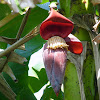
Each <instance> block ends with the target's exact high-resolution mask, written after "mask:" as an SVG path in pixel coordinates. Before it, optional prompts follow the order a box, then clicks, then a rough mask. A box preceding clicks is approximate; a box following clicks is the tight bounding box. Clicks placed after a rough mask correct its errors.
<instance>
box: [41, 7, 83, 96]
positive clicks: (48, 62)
mask: <svg viewBox="0 0 100 100" xmlns="http://www.w3.org/2000/svg"><path fill="white" fill-rule="evenodd" d="M72 30H73V23H72V22H71V21H70V20H69V19H67V18H66V17H64V16H63V15H61V14H60V13H58V12H57V11H55V10H54V9H53V8H51V12H50V15H49V16H48V18H47V19H46V20H44V21H43V22H42V24H41V26H40V35H41V37H42V38H43V39H45V40H48V41H47V43H46V44H45V45H44V49H43V61H44V65H45V69H46V73H47V76H48V79H49V81H50V83H51V86H52V87H53V89H54V91H55V93H56V95H57V96H58V94H59V91H60V88H61V85H62V83H63V79H64V73H65V69H66V63H67V51H68V50H70V51H71V52H72V53H75V54H81V53H82V51H83V46H82V43H81V42H80V40H79V39H77V38H76V37H75V36H74V35H72V34H70V33H71V32H72Z"/></svg>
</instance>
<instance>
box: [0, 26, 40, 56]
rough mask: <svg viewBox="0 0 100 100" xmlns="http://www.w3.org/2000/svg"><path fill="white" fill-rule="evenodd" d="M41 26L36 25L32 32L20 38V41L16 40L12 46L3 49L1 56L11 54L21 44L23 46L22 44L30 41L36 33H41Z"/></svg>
mask: <svg viewBox="0 0 100 100" xmlns="http://www.w3.org/2000/svg"><path fill="white" fill-rule="evenodd" d="M39 28H40V25H38V26H37V27H35V28H34V29H33V30H32V31H31V32H29V33H28V34H27V35H26V36H24V37H23V38H22V39H20V40H19V41H17V42H15V43H14V44H13V45H11V46H10V47H8V48H7V49H5V50H4V51H2V52H1V53H0V57H2V56H6V55H7V54H9V53H10V52H11V51H13V50H14V49H17V48H18V47H19V46H21V45H22V44H24V43H26V42H27V41H29V40H30V39H32V38H33V37H35V36H36V35H38V34H39Z"/></svg>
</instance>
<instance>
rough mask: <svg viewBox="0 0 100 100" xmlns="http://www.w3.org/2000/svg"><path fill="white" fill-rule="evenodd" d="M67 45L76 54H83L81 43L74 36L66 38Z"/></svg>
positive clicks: (70, 35)
mask: <svg viewBox="0 0 100 100" xmlns="http://www.w3.org/2000/svg"><path fill="white" fill-rule="evenodd" d="M65 41H66V43H67V44H68V45H69V47H68V49H69V50H70V51H71V52H72V53H75V54H81V53H82V51H83V46H82V43H81V41H80V40H79V39H78V38H77V37H75V36H74V35H72V34H69V35H68V37H66V38H65Z"/></svg>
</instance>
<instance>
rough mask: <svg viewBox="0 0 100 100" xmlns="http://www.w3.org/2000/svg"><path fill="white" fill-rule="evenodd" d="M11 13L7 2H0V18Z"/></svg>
mask: <svg viewBox="0 0 100 100" xmlns="http://www.w3.org/2000/svg"><path fill="white" fill-rule="evenodd" d="M10 13H11V10H10V8H9V6H8V5H7V4H1V3H0V20H2V19H3V18H4V17H6V16H7V15H9V14H10Z"/></svg>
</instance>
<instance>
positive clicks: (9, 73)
mask: <svg viewBox="0 0 100 100" xmlns="http://www.w3.org/2000/svg"><path fill="white" fill-rule="evenodd" d="M3 72H5V73H6V74H8V75H9V76H10V77H11V78H12V80H14V81H15V82H17V79H16V77H15V75H14V73H13V71H12V69H11V68H10V67H9V66H8V64H7V63H6V64H5V66H4V68H3Z"/></svg>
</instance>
